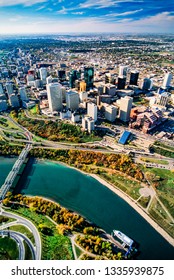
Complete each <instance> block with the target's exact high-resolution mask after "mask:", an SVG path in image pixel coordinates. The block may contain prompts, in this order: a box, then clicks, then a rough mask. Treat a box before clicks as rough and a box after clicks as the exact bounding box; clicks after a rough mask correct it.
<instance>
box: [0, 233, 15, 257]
mask: <svg viewBox="0 0 174 280" xmlns="http://www.w3.org/2000/svg"><path fill="white" fill-rule="evenodd" d="M18 257H19V251H18V247H17V243H16V242H15V241H14V240H13V239H11V238H9V237H4V238H2V237H0V260H18Z"/></svg>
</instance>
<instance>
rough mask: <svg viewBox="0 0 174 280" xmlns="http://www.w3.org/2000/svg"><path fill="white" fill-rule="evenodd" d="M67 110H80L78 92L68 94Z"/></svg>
mask: <svg viewBox="0 0 174 280" xmlns="http://www.w3.org/2000/svg"><path fill="white" fill-rule="evenodd" d="M66 107H67V109H71V110H77V109H78V108H79V94H78V92H76V91H68V92H66Z"/></svg>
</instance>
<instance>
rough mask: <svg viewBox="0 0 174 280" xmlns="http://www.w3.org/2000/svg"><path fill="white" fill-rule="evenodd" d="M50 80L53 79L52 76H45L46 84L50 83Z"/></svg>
mask: <svg viewBox="0 0 174 280" xmlns="http://www.w3.org/2000/svg"><path fill="white" fill-rule="evenodd" d="M52 81H53V78H52V76H49V77H47V78H46V82H47V85H48V84H51V83H52Z"/></svg>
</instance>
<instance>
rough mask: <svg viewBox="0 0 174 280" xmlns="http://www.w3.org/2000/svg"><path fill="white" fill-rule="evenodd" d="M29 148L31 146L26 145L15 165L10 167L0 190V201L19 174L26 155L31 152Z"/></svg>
mask: <svg viewBox="0 0 174 280" xmlns="http://www.w3.org/2000/svg"><path fill="white" fill-rule="evenodd" d="M31 148H32V145H31V144H28V145H26V147H25V148H24V149H23V150H22V152H21V153H20V155H19V157H18V159H17V161H16V162H15V164H14V165H13V167H12V170H11V171H10V173H9V174H8V176H7V178H6V180H5V182H4V184H3V185H2V186H1V188H0V201H1V200H3V199H4V198H5V196H6V194H7V192H8V191H9V190H10V188H11V186H12V184H13V182H14V180H15V178H16V176H17V175H18V172H19V170H20V168H21V166H22V164H23V163H24V161H25V160H26V158H27V155H28V153H29V151H30V150H31Z"/></svg>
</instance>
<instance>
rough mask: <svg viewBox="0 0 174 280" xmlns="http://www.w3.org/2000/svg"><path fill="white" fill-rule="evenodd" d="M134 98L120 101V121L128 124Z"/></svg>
mask: <svg viewBox="0 0 174 280" xmlns="http://www.w3.org/2000/svg"><path fill="white" fill-rule="evenodd" d="M132 102H133V98H132V97H130V96H125V97H121V100H120V120H122V121H123V122H128V121H129V118H130V112H131V108H132Z"/></svg>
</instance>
